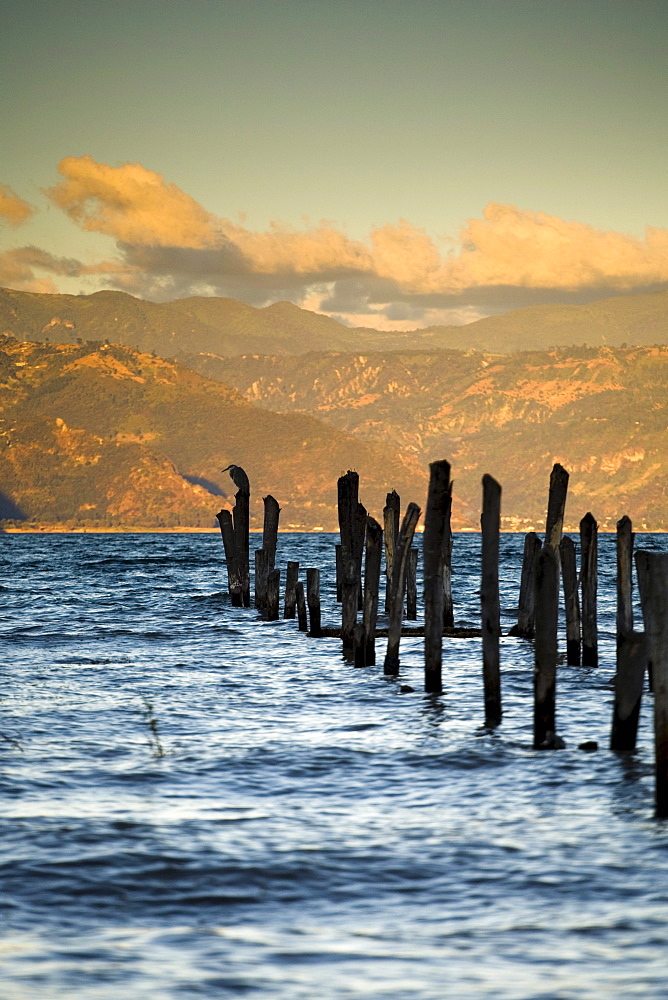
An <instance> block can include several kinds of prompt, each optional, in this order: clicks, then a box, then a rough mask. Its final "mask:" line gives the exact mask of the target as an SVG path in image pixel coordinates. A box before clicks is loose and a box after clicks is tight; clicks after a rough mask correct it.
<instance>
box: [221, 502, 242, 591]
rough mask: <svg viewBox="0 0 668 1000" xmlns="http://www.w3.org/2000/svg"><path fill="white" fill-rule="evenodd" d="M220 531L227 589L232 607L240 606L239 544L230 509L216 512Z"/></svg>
mask: <svg viewBox="0 0 668 1000" xmlns="http://www.w3.org/2000/svg"><path fill="white" fill-rule="evenodd" d="M216 518H217V519H218V524H219V525H220V533H221V535H222V537H223V547H224V549H225V563H226V565H227V590H228V593H229V595H230V597H231V599H232V607H233V608H240V607H242V605H243V597H242V588H241V575H240V572H239V560H238V559H237V546H236V542H235V539H234V526H233V524H232V514H231V512H230V511H229V510H221V511H219V512H218V513H217V514H216Z"/></svg>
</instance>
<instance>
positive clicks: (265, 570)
mask: <svg viewBox="0 0 668 1000" xmlns="http://www.w3.org/2000/svg"><path fill="white" fill-rule="evenodd" d="M268 555H269V553H268V552H267V551H266V550H265V549H256V550H255V607H256V608H257V609H258V610H259V611H264V610H266V607H267V577H268V576H269V566H268V565H267V562H268V560H267V557H268Z"/></svg>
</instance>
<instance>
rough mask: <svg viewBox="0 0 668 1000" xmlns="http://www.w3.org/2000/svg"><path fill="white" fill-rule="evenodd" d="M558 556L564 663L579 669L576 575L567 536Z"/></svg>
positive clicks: (578, 609)
mask: <svg viewBox="0 0 668 1000" xmlns="http://www.w3.org/2000/svg"><path fill="white" fill-rule="evenodd" d="M559 554H560V556H561V577H562V581H563V585H564V609H565V613H566V662H567V663H568V665H569V666H571V667H579V666H580V662H581V652H580V651H581V645H582V635H581V628H580V598H579V593H578V573H577V567H576V562H575V543H574V542H573V539H572V538H569V536H568V535H563V536H562V539H561V542H560V543H559Z"/></svg>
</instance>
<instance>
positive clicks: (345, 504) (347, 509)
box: [336, 469, 360, 553]
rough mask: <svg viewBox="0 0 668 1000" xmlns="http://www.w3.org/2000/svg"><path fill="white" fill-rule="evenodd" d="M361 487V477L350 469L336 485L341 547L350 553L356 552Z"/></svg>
mask: <svg viewBox="0 0 668 1000" xmlns="http://www.w3.org/2000/svg"><path fill="white" fill-rule="evenodd" d="M359 485H360V477H359V475H358V474H357V473H356V472H353V471H352V470H351V469H348V471H347V472H346V474H345V476H340V477H339V479H338V481H337V484H336V486H337V497H338V515H339V534H340V536H341V545H342V546H343V547H344V549H347V550H348V552H350V553H353V552H354V551H355V543H354V532H355V519H356V517H357V504H358V494H359Z"/></svg>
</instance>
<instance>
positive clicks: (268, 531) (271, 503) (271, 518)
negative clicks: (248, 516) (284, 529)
mask: <svg viewBox="0 0 668 1000" xmlns="http://www.w3.org/2000/svg"><path fill="white" fill-rule="evenodd" d="M263 503H264V528H263V531H262V548H263V549H264V550H265V552H266V553H267V566H268V571H269V570H272V569H273V568H274V566H275V565H276V546H277V542H278V518H279V515H280V513H281V508H280V507H279V506H278V501H277V500H275V499H274V497H272V496H271V494H269V496H266V497H264V498H263Z"/></svg>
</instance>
